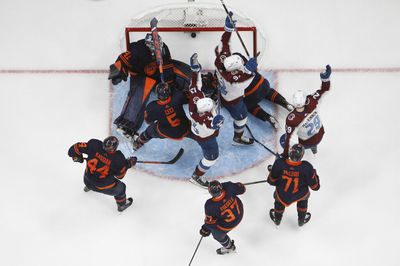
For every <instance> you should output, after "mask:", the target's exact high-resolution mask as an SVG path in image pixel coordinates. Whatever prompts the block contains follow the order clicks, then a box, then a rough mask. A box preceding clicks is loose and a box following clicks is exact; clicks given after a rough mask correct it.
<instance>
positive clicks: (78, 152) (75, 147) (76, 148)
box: [74, 143, 82, 155]
mask: <svg viewBox="0 0 400 266" xmlns="http://www.w3.org/2000/svg"><path fill="white" fill-rule="evenodd" d="M74 151H75V153H76V154H77V155H82V153H81V152H80V150H79V148H78V143H77V144H74Z"/></svg>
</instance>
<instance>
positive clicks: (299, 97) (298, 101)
mask: <svg viewBox="0 0 400 266" xmlns="http://www.w3.org/2000/svg"><path fill="white" fill-rule="evenodd" d="M306 100H307V96H306V94H305V92H304V91H302V90H297V91H296V92H295V93H294V94H293V106H294V107H295V108H302V107H304V105H305V104H306Z"/></svg>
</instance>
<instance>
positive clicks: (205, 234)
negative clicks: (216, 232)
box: [200, 225, 211, 237]
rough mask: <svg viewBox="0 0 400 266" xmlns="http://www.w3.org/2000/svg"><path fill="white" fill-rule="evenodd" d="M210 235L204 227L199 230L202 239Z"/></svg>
mask: <svg viewBox="0 0 400 266" xmlns="http://www.w3.org/2000/svg"><path fill="white" fill-rule="evenodd" d="M210 234H211V231H210V230H208V229H207V228H206V227H205V226H204V225H203V226H202V227H201V229H200V235H202V236H203V237H207V236H209V235H210Z"/></svg>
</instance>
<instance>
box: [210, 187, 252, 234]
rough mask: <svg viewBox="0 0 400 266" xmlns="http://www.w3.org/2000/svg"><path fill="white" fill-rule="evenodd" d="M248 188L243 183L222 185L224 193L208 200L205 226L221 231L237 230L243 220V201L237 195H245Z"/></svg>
mask: <svg viewBox="0 0 400 266" xmlns="http://www.w3.org/2000/svg"><path fill="white" fill-rule="evenodd" d="M245 191H246V188H245V186H244V185H243V184H241V183H232V182H225V183H222V193H221V195H220V196H218V197H213V198H211V199H208V200H207V201H206V203H205V205H204V209H205V214H206V218H205V219H204V225H205V226H206V227H208V228H209V229H211V228H213V229H219V230H221V231H224V232H229V231H230V230H232V229H233V228H235V227H236V226H237V225H238V224H239V223H240V222H241V221H242V218H243V214H244V209H243V203H242V201H241V200H240V199H239V198H238V197H237V195H240V194H243V193H244V192H245Z"/></svg>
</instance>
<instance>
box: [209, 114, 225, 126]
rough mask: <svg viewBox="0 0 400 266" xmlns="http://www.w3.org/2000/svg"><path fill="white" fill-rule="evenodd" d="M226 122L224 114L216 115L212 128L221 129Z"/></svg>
mask: <svg viewBox="0 0 400 266" xmlns="http://www.w3.org/2000/svg"><path fill="white" fill-rule="evenodd" d="M223 123H224V117H223V116H222V115H216V116H215V117H214V118H213V120H212V123H211V128H212V129H219V128H220V127H222V124H223Z"/></svg>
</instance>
